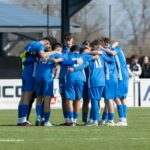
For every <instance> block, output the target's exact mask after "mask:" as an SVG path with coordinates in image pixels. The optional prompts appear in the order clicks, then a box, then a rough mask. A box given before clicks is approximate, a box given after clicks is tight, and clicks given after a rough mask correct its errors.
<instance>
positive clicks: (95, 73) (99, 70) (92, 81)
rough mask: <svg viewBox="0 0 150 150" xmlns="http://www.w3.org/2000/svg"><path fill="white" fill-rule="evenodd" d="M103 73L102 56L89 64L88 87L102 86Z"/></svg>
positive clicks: (103, 80) (103, 82) (103, 83)
mask: <svg viewBox="0 0 150 150" xmlns="http://www.w3.org/2000/svg"><path fill="white" fill-rule="evenodd" d="M104 85H105V73H104V61H103V58H102V56H100V58H99V59H98V60H92V61H90V63H89V87H96V86H104Z"/></svg>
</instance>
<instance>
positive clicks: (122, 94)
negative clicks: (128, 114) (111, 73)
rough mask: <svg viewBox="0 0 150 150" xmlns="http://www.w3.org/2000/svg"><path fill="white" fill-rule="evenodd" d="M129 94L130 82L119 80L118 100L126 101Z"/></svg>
mask: <svg viewBox="0 0 150 150" xmlns="http://www.w3.org/2000/svg"><path fill="white" fill-rule="evenodd" d="M127 94H128V80H124V79H123V80H119V81H118V89H117V96H116V97H117V98H120V99H124V98H126V97H127Z"/></svg>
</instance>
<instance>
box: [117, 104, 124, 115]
mask: <svg viewBox="0 0 150 150" xmlns="http://www.w3.org/2000/svg"><path fill="white" fill-rule="evenodd" d="M117 111H118V115H119V118H123V105H122V104H121V105H117Z"/></svg>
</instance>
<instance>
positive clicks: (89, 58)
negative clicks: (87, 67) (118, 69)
mask: <svg viewBox="0 0 150 150" xmlns="http://www.w3.org/2000/svg"><path fill="white" fill-rule="evenodd" d="M83 59H84V61H85V62H86V61H88V62H90V61H92V60H97V59H99V54H96V55H91V54H90V55H89V54H83Z"/></svg>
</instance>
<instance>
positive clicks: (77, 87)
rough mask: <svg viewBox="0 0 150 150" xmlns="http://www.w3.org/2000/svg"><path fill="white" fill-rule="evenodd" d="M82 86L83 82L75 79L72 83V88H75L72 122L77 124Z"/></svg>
mask: <svg viewBox="0 0 150 150" xmlns="http://www.w3.org/2000/svg"><path fill="white" fill-rule="evenodd" d="M83 86H84V82H83V81H75V84H74V90H75V98H76V99H75V103H74V110H73V113H74V124H75V125H76V124H77V120H78V117H79V112H80V100H81V98H82V94H83Z"/></svg>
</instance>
